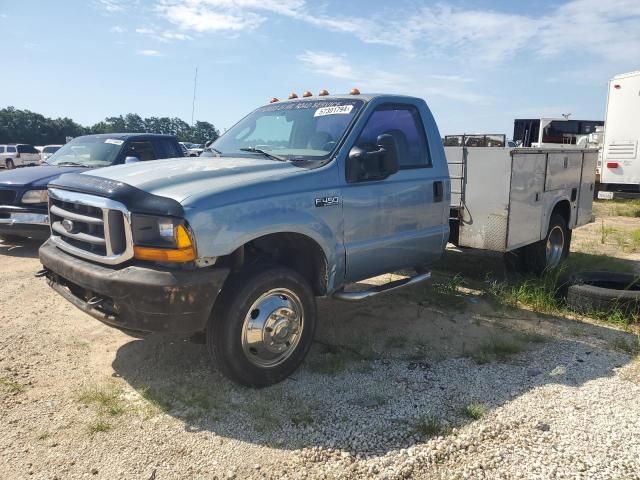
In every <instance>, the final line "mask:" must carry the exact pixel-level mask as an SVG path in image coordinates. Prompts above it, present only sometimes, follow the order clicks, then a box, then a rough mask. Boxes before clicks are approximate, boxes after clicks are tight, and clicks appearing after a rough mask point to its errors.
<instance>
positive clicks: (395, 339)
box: [384, 335, 409, 348]
mask: <svg viewBox="0 0 640 480" xmlns="http://www.w3.org/2000/svg"><path fill="white" fill-rule="evenodd" d="M408 342H409V340H408V339H407V337H404V336H402V335H394V336H392V337H387V339H386V340H385V342H384V344H385V346H386V347H387V348H404V347H405V346H406V345H407V343H408Z"/></svg>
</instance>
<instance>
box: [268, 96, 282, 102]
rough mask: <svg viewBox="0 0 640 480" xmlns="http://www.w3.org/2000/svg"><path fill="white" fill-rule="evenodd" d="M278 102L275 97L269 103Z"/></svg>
mask: <svg viewBox="0 0 640 480" xmlns="http://www.w3.org/2000/svg"><path fill="white" fill-rule="evenodd" d="M279 101H280V100H278V99H277V98H276V97H272V98H271V101H270V102H269V103H276V102H279Z"/></svg>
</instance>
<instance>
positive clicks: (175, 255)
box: [133, 225, 196, 263]
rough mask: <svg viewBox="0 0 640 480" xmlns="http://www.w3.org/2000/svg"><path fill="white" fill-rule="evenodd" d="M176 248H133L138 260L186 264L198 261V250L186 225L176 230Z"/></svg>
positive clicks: (179, 226)
mask: <svg viewBox="0 0 640 480" xmlns="http://www.w3.org/2000/svg"><path fill="white" fill-rule="evenodd" d="M175 239H176V248H157V247H140V246H137V245H136V246H134V247H133V256H134V257H135V258H137V259H138V260H148V261H152V262H170V263H184V262H192V261H193V260H195V259H196V249H195V248H194V246H193V242H192V241H191V237H190V236H189V233H188V232H187V229H186V228H185V227H184V225H178V226H177V227H176V230H175Z"/></svg>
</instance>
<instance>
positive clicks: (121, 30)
mask: <svg viewBox="0 0 640 480" xmlns="http://www.w3.org/2000/svg"><path fill="white" fill-rule="evenodd" d="M109 31H110V32H112V33H124V31H125V30H124V28H122V27H121V26H120V25H114V26H113V27H111V28H110V29H109Z"/></svg>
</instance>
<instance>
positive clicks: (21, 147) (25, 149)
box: [18, 145, 31, 153]
mask: <svg viewBox="0 0 640 480" xmlns="http://www.w3.org/2000/svg"><path fill="white" fill-rule="evenodd" d="M18 153H31V152H30V151H29V146H28V145H18Z"/></svg>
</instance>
